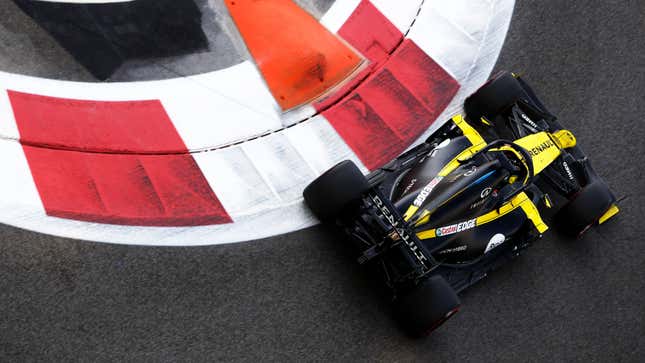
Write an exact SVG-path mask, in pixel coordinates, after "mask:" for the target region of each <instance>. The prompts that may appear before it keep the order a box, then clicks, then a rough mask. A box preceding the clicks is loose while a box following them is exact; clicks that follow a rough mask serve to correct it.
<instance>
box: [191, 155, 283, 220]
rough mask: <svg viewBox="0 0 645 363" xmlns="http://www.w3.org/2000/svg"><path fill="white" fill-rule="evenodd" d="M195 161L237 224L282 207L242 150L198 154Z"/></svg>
mask: <svg viewBox="0 0 645 363" xmlns="http://www.w3.org/2000/svg"><path fill="white" fill-rule="evenodd" d="M193 157H194V158H195V161H196V162H197V164H198V165H199V167H200V168H201V170H202V173H203V174H204V177H206V180H208V183H209V184H210V186H211V188H212V189H213V190H215V191H217V197H218V199H219V200H220V202H221V203H222V205H223V206H224V209H226V211H227V212H228V214H229V215H230V216H231V218H233V220H234V221H236V220H239V219H240V218H241V217H244V216H248V215H253V214H256V213H260V212H263V211H266V210H271V209H275V208H279V207H280V206H281V202H280V199H278V197H277V196H276V195H274V194H273V193H272V191H271V189H270V188H269V186H268V185H267V183H266V182H265V180H264V179H263V178H262V176H261V175H260V173H259V172H258V170H257V169H256V168H255V166H254V165H253V163H252V162H251V160H250V159H249V157H248V156H247V155H246V153H244V150H242V148H241V147H240V146H235V147H230V148H225V149H221V150H216V151H211V152H204V153H197V154H194V155H193Z"/></svg>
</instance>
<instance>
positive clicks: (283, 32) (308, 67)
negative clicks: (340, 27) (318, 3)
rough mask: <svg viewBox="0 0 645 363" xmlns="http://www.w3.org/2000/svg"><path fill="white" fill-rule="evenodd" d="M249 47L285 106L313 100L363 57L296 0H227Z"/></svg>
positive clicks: (294, 105) (274, 91) (285, 107)
mask: <svg viewBox="0 0 645 363" xmlns="http://www.w3.org/2000/svg"><path fill="white" fill-rule="evenodd" d="M225 3H226V6H227V7H228V10H229V12H230V14H231V16H232V18H233V20H234V21H235V24H236V25H237V28H238V29H239V31H240V33H241V34H242V37H243V38H244V41H245V43H246V46H247V48H248V49H249V51H250V53H251V55H252V56H253V58H254V60H255V63H256V65H257V67H258V68H259V70H260V72H261V73H262V75H263V77H264V80H265V81H266V83H267V85H268V87H269V89H270V91H271V93H272V94H273V97H274V98H275V99H276V101H277V102H278V104H279V105H280V107H282V109H283V110H289V109H292V108H295V107H298V106H300V105H303V104H307V103H310V102H312V101H314V100H315V99H317V98H318V97H320V96H321V95H323V94H325V92H327V91H328V90H330V89H331V88H333V87H334V86H336V85H338V84H339V83H341V82H342V81H343V80H345V79H346V78H348V77H349V76H350V75H351V74H352V73H353V72H354V71H355V70H356V69H357V68H358V67H359V66H360V65H361V63H362V62H363V58H362V57H361V56H360V55H358V54H357V53H356V51H354V50H353V49H352V48H351V47H350V46H348V45H347V44H346V43H345V42H343V41H342V40H341V39H339V38H338V37H337V36H336V35H335V34H332V33H331V32H330V31H329V30H327V29H326V28H325V27H324V26H322V25H321V24H320V23H319V22H318V21H317V20H316V19H315V18H314V17H313V16H311V15H310V14H309V13H307V12H306V11H305V10H303V9H302V8H300V6H298V5H297V4H295V3H294V2H293V1H292V0H225Z"/></svg>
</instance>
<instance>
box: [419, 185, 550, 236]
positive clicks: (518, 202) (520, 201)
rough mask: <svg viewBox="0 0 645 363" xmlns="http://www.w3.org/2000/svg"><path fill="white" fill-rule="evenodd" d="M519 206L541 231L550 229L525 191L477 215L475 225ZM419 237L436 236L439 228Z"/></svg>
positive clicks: (486, 221)
mask: <svg viewBox="0 0 645 363" xmlns="http://www.w3.org/2000/svg"><path fill="white" fill-rule="evenodd" d="M517 208H522V211H523V212H524V213H525V214H526V216H527V217H528V219H529V220H530V221H531V222H532V223H533V225H534V226H535V228H536V229H537V230H538V231H539V232H540V233H544V232H545V231H546V230H547V229H549V227H548V226H547V225H546V223H544V221H543V220H542V217H541V216H540V212H539V211H538V209H537V207H536V206H535V204H533V201H531V199H529V197H528V196H527V195H526V193H524V192H522V193H520V194H518V195H516V196H515V197H513V199H511V200H510V201H508V202H507V203H506V204H504V205H503V206H501V207H500V208H499V209H497V210H494V211H490V212H488V213H486V214H484V215H482V216H480V217H477V219H476V222H475V226H476V227H479V226H481V225H484V224H486V223H490V222H492V221H494V220H496V219H498V218H500V217H503V216H505V215H506V214H508V213H510V212H512V211H514V210H516V209H517ZM417 237H419V239H422V240H423V239H430V238H435V237H437V229H436V228H435V229H430V230H427V231H422V232H419V233H417Z"/></svg>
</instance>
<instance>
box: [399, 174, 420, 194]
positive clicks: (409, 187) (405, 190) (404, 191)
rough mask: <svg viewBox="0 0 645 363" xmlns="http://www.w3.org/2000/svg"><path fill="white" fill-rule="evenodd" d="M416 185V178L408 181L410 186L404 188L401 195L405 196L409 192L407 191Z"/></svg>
mask: <svg viewBox="0 0 645 363" xmlns="http://www.w3.org/2000/svg"><path fill="white" fill-rule="evenodd" d="M416 183H417V178H414V179H412V180H410V184H408V186H407V187H405V189H404V190H403V193H402V194H405V193H407V192H409V191H410V189H412V187H413V186H414V184H416Z"/></svg>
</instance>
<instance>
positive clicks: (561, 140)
mask: <svg viewBox="0 0 645 363" xmlns="http://www.w3.org/2000/svg"><path fill="white" fill-rule="evenodd" d="M551 137H552V138H553V140H554V141H555V143H556V144H558V147H559V148H560V149H568V148H571V147H574V146H576V144H577V143H578V141H577V140H576V137H575V136H573V133H572V132H571V131H569V130H558V131H556V132H554V133H553V134H551Z"/></svg>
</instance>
